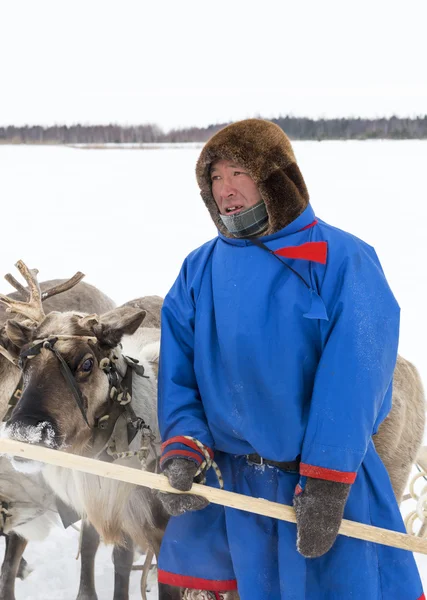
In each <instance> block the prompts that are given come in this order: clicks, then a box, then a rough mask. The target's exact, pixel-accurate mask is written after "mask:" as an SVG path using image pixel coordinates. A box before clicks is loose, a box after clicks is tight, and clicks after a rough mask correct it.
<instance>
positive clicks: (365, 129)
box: [0, 115, 427, 145]
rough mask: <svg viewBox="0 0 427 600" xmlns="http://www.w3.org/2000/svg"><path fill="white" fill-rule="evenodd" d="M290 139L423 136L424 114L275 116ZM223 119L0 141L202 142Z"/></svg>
mask: <svg viewBox="0 0 427 600" xmlns="http://www.w3.org/2000/svg"><path fill="white" fill-rule="evenodd" d="M270 120H271V121H273V123H277V125H279V126H280V127H281V128H282V129H283V130H284V131H285V132H286V133H287V135H288V136H289V137H290V138H291V139H292V140H319V141H320V140H371V139H393V140H405V139H426V138H427V115H426V116H424V117H418V118H414V119H402V118H398V117H391V118H390V119H316V120H314V119H306V118H302V117H279V118H278V119H270ZM225 125H227V123H222V124H219V125H218V124H217V125H209V126H208V127H189V128H187V129H173V130H171V131H168V132H164V131H162V129H160V127H158V126H157V125H151V124H148V125H132V126H123V125H112V124H111V125H71V126H67V125H54V126H52V127H41V126H38V125H26V126H23V127H14V126H13V125H10V126H8V127H0V144H95V145H97V144H100V145H103V144H143V143H152V144H161V143H184V142H205V141H207V140H208V139H209V138H210V137H211V136H212V135H213V134H214V133H216V132H217V131H218V130H219V129H221V128H222V127H224V126H225Z"/></svg>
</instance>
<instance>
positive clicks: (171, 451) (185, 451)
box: [160, 450, 203, 466]
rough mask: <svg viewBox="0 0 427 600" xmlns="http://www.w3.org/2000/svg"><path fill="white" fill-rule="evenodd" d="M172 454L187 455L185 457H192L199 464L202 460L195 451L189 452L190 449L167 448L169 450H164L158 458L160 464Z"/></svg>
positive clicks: (177, 455) (175, 455)
mask: <svg viewBox="0 0 427 600" xmlns="http://www.w3.org/2000/svg"><path fill="white" fill-rule="evenodd" d="M172 456H174V457H178V458H179V457H180V456H182V457H184V456H185V457H187V458H193V459H194V460H196V461H197V464H198V465H199V466H200V465H201V463H202V462H203V458H201V457H200V454H196V453H195V452H191V451H190V450H169V452H166V454H163V456H162V458H161V459H160V464H161V465H162V464H163V463H164V462H165V461H166V460H168V459H169V458H171V457H172Z"/></svg>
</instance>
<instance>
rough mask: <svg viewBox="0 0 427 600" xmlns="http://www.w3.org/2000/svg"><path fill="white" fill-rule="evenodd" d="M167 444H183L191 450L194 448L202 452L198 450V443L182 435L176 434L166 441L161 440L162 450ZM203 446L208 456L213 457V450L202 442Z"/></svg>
mask: <svg viewBox="0 0 427 600" xmlns="http://www.w3.org/2000/svg"><path fill="white" fill-rule="evenodd" d="M169 444H183V445H184V446H188V447H189V448H193V450H196V451H197V452H200V454H201V453H202V452H201V450H200V448H199V447H198V445H197V444H196V443H195V442H193V441H192V440H188V439H187V438H186V437H184V436H183V435H176V436H175V437H172V438H170V439H168V440H166V442H163V444H162V452H163V451H164V450H165V448H166V447H167V446H169ZM203 446H204V447H205V448H206V450H207V451H208V453H209V456H210V457H211V458H213V457H214V453H213V450H211V449H210V448H209V447H208V446H205V445H204V444H203Z"/></svg>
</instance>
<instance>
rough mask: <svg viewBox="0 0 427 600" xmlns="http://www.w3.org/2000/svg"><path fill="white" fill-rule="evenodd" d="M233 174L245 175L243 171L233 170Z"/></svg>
mask: <svg viewBox="0 0 427 600" xmlns="http://www.w3.org/2000/svg"><path fill="white" fill-rule="evenodd" d="M234 175H245V173H243V171H234Z"/></svg>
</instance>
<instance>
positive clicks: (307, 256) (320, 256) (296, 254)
mask: <svg viewBox="0 0 427 600" xmlns="http://www.w3.org/2000/svg"><path fill="white" fill-rule="evenodd" d="M327 253H328V243H327V242H306V243H305V244H301V245H300V246H287V247H285V248H279V249H278V250H275V251H274V254H278V255H279V256H284V257H285V258H300V259H302V260H311V261H313V262H318V263H322V265H325V264H326V256H327Z"/></svg>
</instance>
